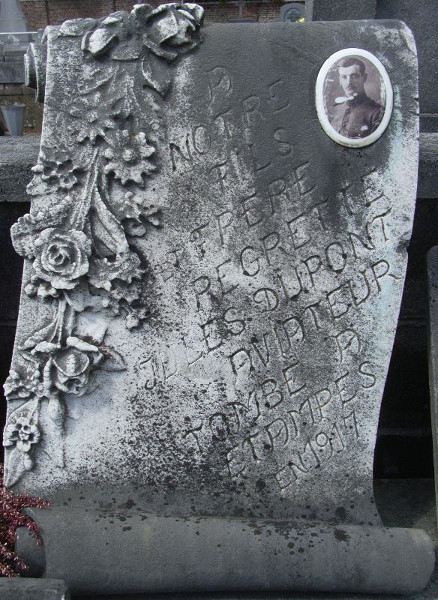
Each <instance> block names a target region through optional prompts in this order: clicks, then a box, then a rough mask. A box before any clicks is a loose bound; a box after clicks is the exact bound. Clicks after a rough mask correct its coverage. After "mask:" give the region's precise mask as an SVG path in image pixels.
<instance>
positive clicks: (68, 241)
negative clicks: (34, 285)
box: [32, 227, 91, 293]
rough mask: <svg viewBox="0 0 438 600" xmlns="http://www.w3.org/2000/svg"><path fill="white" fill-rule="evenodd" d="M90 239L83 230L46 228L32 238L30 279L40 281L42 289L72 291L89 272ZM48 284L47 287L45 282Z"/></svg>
mask: <svg viewBox="0 0 438 600" xmlns="http://www.w3.org/2000/svg"><path fill="white" fill-rule="evenodd" d="M90 254H91V241H90V239H89V238H88V237H87V236H86V235H85V233H83V232H82V231H77V230H75V229H73V230H72V231H63V230H62V229H56V228H52V227H49V228H48V229H45V230H44V231H43V232H41V234H40V235H39V237H38V238H37V239H36V240H35V260H34V263H33V268H34V273H35V274H34V275H33V277H32V281H33V282H37V281H40V280H42V281H43V286H44V287H45V289H46V290H47V289H49V291H50V289H53V291H54V292H55V293H56V290H71V289H73V288H74V287H75V286H76V285H77V284H78V280H79V278H80V277H82V275H85V274H86V273H88V267H89V265H88V256H89V255H90ZM44 282H47V283H49V284H50V286H51V287H50V288H48V286H47V283H46V284H45V285H44Z"/></svg>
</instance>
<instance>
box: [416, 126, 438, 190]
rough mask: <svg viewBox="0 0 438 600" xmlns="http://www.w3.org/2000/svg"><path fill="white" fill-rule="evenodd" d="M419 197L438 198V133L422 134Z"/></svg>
mask: <svg viewBox="0 0 438 600" xmlns="http://www.w3.org/2000/svg"><path fill="white" fill-rule="evenodd" d="M417 195H418V197H419V198H438V133H421V134H420V171H419V179H418V193H417Z"/></svg>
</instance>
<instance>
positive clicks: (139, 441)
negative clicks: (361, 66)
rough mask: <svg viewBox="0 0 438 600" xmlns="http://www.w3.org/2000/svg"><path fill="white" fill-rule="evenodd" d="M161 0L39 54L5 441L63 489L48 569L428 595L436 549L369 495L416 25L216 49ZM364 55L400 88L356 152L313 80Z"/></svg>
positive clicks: (400, 238) (387, 345) (179, 581)
mask: <svg viewBox="0 0 438 600" xmlns="http://www.w3.org/2000/svg"><path fill="white" fill-rule="evenodd" d="M150 11H151V9H150V7H148V6H141V5H138V6H136V7H135V8H134V9H133V12H132V14H131V15H128V14H127V13H116V14H114V15H112V16H110V17H109V18H108V19H106V20H103V21H100V22H98V23H97V22H95V21H93V20H90V19H88V20H83V21H71V22H67V23H65V24H63V25H62V26H60V27H53V28H49V30H48V33H47V36H46V38H45V42H44V43H42V44H40V45H38V44H34V45H31V47H30V49H29V52H28V54H27V59H26V61H27V81H28V83H29V84H30V85H32V86H34V87H36V89H37V97H38V98H40V99H43V98H44V99H45V113H44V127H43V133H42V142H41V150H40V155H39V159H38V164H37V166H36V168H35V169H34V174H35V177H34V179H33V181H32V183H31V185H30V186H29V188H28V189H29V193H30V194H31V195H32V196H33V202H32V210H31V214H30V215H29V216H26V217H24V218H22V219H21V220H20V221H19V222H18V223H17V224H16V225H15V226H14V227H13V240H14V244H15V248H16V249H17V251H18V252H19V253H20V254H21V255H23V256H24V257H25V258H26V266H25V272H24V276H23V290H22V297H21V306H20V317H19V323H18V333H17V339H16V345H15V353H14V359H13V366H12V370H11V375H10V378H9V379H8V381H7V383H6V391H7V394H8V402H9V412H8V423H7V425H6V428H5V438H4V440H5V445H6V446H7V465H6V483H7V485H8V486H9V487H14V489H16V490H19V491H27V492H30V493H32V494H34V495H40V496H49V497H51V498H52V499H53V500H54V501H55V502H56V503H58V506H56V507H53V509H49V510H47V511H44V512H42V513H35V514H36V519H37V522H38V523H39V524H40V526H41V529H42V535H43V539H44V543H45V555H46V558H45V560H46V568H45V573H46V575H49V576H53V575H54V574H55V573H56V574H58V575H60V574H61V573H62V574H63V576H64V575H65V577H66V579H67V581H68V582H69V583H71V584H72V585H73V587H74V589H78V590H81V591H83V592H85V591H87V590H93V591H101V592H102V590H103V591H106V592H108V593H109V592H111V591H114V590H117V591H120V592H123V591H130V592H134V591H143V590H148V591H158V590H160V591H171V590H176V589H178V590H198V591H202V590H225V589H237V590H245V589H254V588H256V589H285V590H286V589H289V590H290V589H295V590H305V589H307V590H311V591H317V590H332V591H333V590H337V591H339V590H347V591H351V590H354V591H363V592H367V591H374V592H379V591H381V592H384V591H391V590H392V591H405V592H410V591H414V590H418V589H421V587H423V586H424V585H425V584H426V582H427V580H428V578H429V575H430V573H431V570H432V568H433V552H431V543H430V540H429V539H428V538H427V536H426V535H425V534H423V533H421V532H416V531H408V530H396V529H394V530H390V531H388V530H386V529H385V528H383V527H382V526H381V521H380V518H379V515H378V512H377V511H376V507H375V502H374V499H373V493H372V468H373V454H374V445H375V438H376V431H377V425H378V418H379V410H380V402H381V396H382V393H383V388H384V384H385V378H386V373H387V369H388V364H389V359H390V353H391V347H392V343H393V338H394V332H395V328H396V323H397V316H398V311H399V306H400V300H401V295H402V289H403V282H404V276H405V270H406V248H407V245H408V243H409V239H410V235H411V229H412V221H413V213H414V207H415V192H416V174H417V171H418V119H417V86H416V75H415V74H416V66H417V65H416V53H415V44H414V41H413V38H412V36H411V34H410V32H409V30H408V29H407V28H406V27H405V26H404V25H403V24H401V23H398V22H385V23H378V22H349V23H335V24H333V23H332V24H330V25H327V24H326V23H309V24H304V25H301V24H299V25H289V24H278V23H277V24H269V25H263V26H260V27H258V26H257V27H254V26H253V25H248V26H245V25H239V26H235V25H234V26H233V25H213V26H210V27H207V28H205V30H204V31H203V33H202V36H203V39H202V43H201V37H200V33H199V31H198V29H199V25H200V21H201V17H202V9H201V8H200V7H197V6H196V5H191V4H187V5H176V4H174V5H167V6H164V7H161V8H159V9H157V10H156V11H152V12H150ZM163 36H164V37H163ZM356 46H359V47H362V48H368V49H369V51H370V52H372V53H373V54H374V55H375V56H376V59H377V60H379V61H382V65H383V64H384V65H386V68H387V70H388V71H389V72H390V73H391V84H389V83H388V87H387V88H386V93H387V95H388V97H389V96H390V90H391V87H390V85H391V86H392V88H393V89H394V98H395V103H394V108H393V113H392V118H391V120H390V122H389V126H388V128H387V130H386V131H385V133H384V134H382V136H381V137H380V138H379V139H378V140H377V141H376V142H375V143H374V144H372V145H368V146H366V147H361V148H355V149H351V148H348V147H345V146H340V145H337V144H336V143H335V142H334V141H333V139H331V138H330V137H328V136H327V135H326V134H325V132H324V130H323V129H322V127H321V124H320V122H319V121H318V119H317V115H316V107H315V84H316V78H317V75H318V71H319V69H320V68H321V65H322V64H323V63H325V62H326V61H327V59H328V58H329V57H330V56H332V55H333V54H334V53H335V52H338V51H339V50H341V49H343V48H352V47H356ZM184 50H186V52H184ZM295 55H297V57H298V58H297V59H296V60H291V56H295ZM218 57H220V62H218ZM376 64H377V63H376ZM379 64H380V63H379ZM381 72H382V73H383V67H382V71H381ZM303 90H304V92H303ZM303 94H304V98H303ZM344 101H345V100H344ZM387 106H390V104H387ZM387 114H388V113H387ZM365 141H366V140H365ZM131 330H132V331H131ZM59 504H61V505H62V508H61V507H60V506H59ZM72 515H75V518H72ZM200 515H202V516H200ZM61 530H62V531H63V532H64V535H65V538H64V537H62V539H61V536H59V531H61ZM286 538H287V544H286V543H285V542H286ZM301 538H302V539H303V540H304V541H305V547H304V546H299V548H298V550H295V549H294V548H295V546H296V545H297V544H298V543H299V540H300V539H301ZM313 538H317V539H313ZM288 544H293V545H288ZM97 547H98V548H99V551H98V552H95V550H94V549H95V548H97ZM370 547H372V548H373V552H372V553H370V552H369V548H370ZM73 548H74V549H75V551H77V549H78V548H80V551H79V552H77V561H78V560H79V561H82V562H81V565H83V567H84V568H82V567H81V568H79V566H78V565H79V563H77V564H76V565H74V564H72V560H71V554H70V552H71V551H72V549H73ZM114 548H117V553H115V552H114ZM220 548H223V550H220ZM158 549H160V552H161V554H160V553H159V551H158ZM163 549H164V550H163ZM188 550H190V551H188ZM292 552H295V554H294V555H293V556H292V554H291V553H292ZM69 557H70V558H69ZM327 557H329V558H330V560H328V559H327ZM94 561H100V562H98V563H96V562H94ZM166 561H168V562H166ZM133 564H135V565H136V567H138V568H136V569H134V574H133V575H131V574H129V575H130V576H129V577H128V576H127V569H128V565H133ZM408 564H409V565H410V567H409V569H408V566H407V565H408ZM236 565H239V568H237V569H236ZM315 565H317V569H316V571H318V577H315V568H314V566H315ZM96 566H97V568H96ZM100 567H102V568H100ZM105 567H106V569H105ZM96 572H98V573H99V575H98V576H99V580H96V577H97V575H96ZM101 573H102V577H101V576H100V574H101ZM187 573H189V576H187ZM90 586H91V587H90ZM93 586H94V587H93Z"/></svg>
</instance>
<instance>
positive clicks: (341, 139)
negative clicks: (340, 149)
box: [315, 48, 394, 148]
mask: <svg viewBox="0 0 438 600" xmlns="http://www.w3.org/2000/svg"><path fill="white" fill-rule="evenodd" d="M346 56H363V57H364V58H366V59H368V60H369V61H370V62H371V63H372V64H373V65H374V66H375V67H376V69H377V70H378V72H379V74H380V76H381V78H382V80H383V84H384V86H385V91H386V103H385V112H384V114H383V118H382V121H381V122H380V125H379V126H378V127H377V129H376V131H373V133H371V134H370V135H368V136H367V137H364V138H349V137H347V136H345V135H341V134H340V133H338V132H337V131H336V130H335V128H334V127H332V125H331V124H330V122H329V120H328V117H327V113H326V110H325V106H324V98H323V92H324V82H325V78H326V76H327V74H328V72H329V71H330V69H331V68H332V66H333V64H334V63H335V62H337V61H338V60H339V59H341V58H344V57H346ZM393 99H394V94H393V90H392V84H391V80H390V79H389V75H388V73H387V71H386V69H385V67H384V66H383V64H382V63H381V62H380V60H379V59H378V58H377V57H376V56H374V54H371V52H368V50H362V49H361V48H344V49H343V50H339V51H338V52H335V53H334V54H332V55H331V56H329V58H328V59H327V60H326V61H325V62H324V64H323V65H322V67H321V69H320V70H319V73H318V77H317V79H316V86H315V104H316V112H317V114H318V119H319V122H320V124H321V127H322V128H323V129H324V131H325V132H326V134H327V135H328V136H329V137H330V138H331V139H332V140H334V141H335V142H337V143H338V144H341V145H342V146H347V147H349V148H362V147H363V146H369V145H370V144H373V143H374V142H375V141H376V140H378V139H379V138H380V136H381V135H382V134H383V132H384V131H385V129H386V128H387V127H388V123H389V121H390V119H391V115H392V108H393Z"/></svg>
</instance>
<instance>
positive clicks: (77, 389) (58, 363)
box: [49, 338, 103, 396]
mask: <svg viewBox="0 0 438 600" xmlns="http://www.w3.org/2000/svg"><path fill="white" fill-rule="evenodd" d="M69 340H70V342H71V340H76V338H69ZM71 343H73V342H71ZM76 346H77V347H75V346H70V347H67V348H62V349H60V350H57V351H55V352H54V353H53V354H52V356H51V358H50V366H49V368H50V373H51V379H52V384H53V385H54V386H55V387H56V388H57V389H58V390H61V391H62V392H66V393H67V394H74V395H75V396H82V395H83V394H85V393H86V392H87V390H88V385H89V379H90V371H91V369H92V368H93V367H94V366H95V365H97V364H98V363H99V362H100V361H101V360H102V358H103V355H102V354H101V352H100V351H99V349H98V348H97V346H93V345H92V344H88V343H86V342H82V341H80V340H77V343H76Z"/></svg>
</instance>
